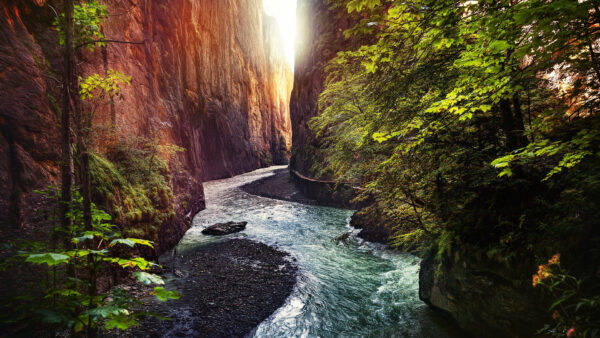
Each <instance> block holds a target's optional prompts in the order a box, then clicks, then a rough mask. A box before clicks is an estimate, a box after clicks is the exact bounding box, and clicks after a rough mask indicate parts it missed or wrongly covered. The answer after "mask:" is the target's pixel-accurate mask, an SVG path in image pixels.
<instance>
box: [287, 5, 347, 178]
mask: <svg viewBox="0 0 600 338" xmlns="http://www.w3.org/2000/svg"><path fill="white" fill-rule="evenodd" d="M344 13H345V11H344V9H343V8H342V9H331V8H330V7H329V5H328V4H327V1H325V0H298V6H297V10H296V18H297V19H296V20H297V23H296V25H297V29H296V55H295V65H294V87H293V88H294V89H293V90H292V96H291V98H290V115H291V119H292V157H291V160H290V169H292V170H296V171H298V172H299V173H300V174H302V175H305V176H309V177H314V172H313V171H312V170H311V167H312V166H313V163H315V162H318V160H316V159H318V158H319V155H318V148H319V141H318V140H317V139H316V138H315V137H314V135H313V134H312V132H311V131H310V128H309V127H308V122H309V121H310V119H311V118H313V117H315V116H316V115H317V114H318V113H319V107H318V100H319V94H321V91H323V88H324V84H325V79H326V73H325V66H326V65H327V62H329V60H331V59H332V58H333V57H334V56H335V55H336V54H337V52H339V51H342V50H345V49H346V48H348V46H349V45H350V42H349V41H348V40H346V39H345V38H344V35H343V32H344V30H345V29H347V28H349V27H350V25H351V23H352V21H351V20H350V19H349V18H348V17H347V15H344Z"/></svg>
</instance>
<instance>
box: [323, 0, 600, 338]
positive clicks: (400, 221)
mask: <svg viewBox="0 0 600 338" xmlns="http://www.w3.org/2000/svg"><path fill="white" fill-rule="evenodd" d="M334 4H335V5H336V6H340V5H345V6H346V7H347V10H348V12H349V13H352V12H356V11H358V12H360V15H362V20H360V21H359V22H358V23H357V24H356V25H355V26H354V27H353V28H351V29H349V30H347V31H346V32H345V34H346V36H348V37H350V36H352V38H353V39H354V38H356V39H363V41H364V40H367V41H370V43H368V44H364V45H363V46H361V47H360V48H358V49H356V50H351V51H346V52H342V53H339V54H338V56H337V57H336V58H335V59H334V60H332V61H331V62H330V63H329V66H328V81H327V85H326V88H325V90H324V91H323V92H322V94H321V97H320V102H319V103H320V111H321V114H320V115H319V116H317V117H316V118H314V119H313V120H312V121H311V127H312V129H313V130H314V131H315V133H316V134H317V136H318V137H319V138H320V139H321V149H320V151H322V152H324V153H325V156H324V157H325V165H324V166H322V167H321V170H322V171H323V172H333V173H334V175H335V176H336V177H338V178H339V179H340V180H343V181H347V180H353V181H357V182H360V183H361V185H362V186H363V187H364V188H365V189H364V191H363V195H364V196H372V197H374V199H375V203H376V204H377V205H378V206H377V207H376V209H377V210H384V211H385V213H386V219H387V220H391V222H388V223H392V224H394V231H395V235H394V236H393V238H392V239H391V241H392V244H393V245H394V246H396V247H399V248H405V249H406V248H415V246H420V247H421V250H428V249H429V248H434V250H436V251H437V257H438V259H440V260H444V259H451V258H452V257H453V256H454V255H455V254H456V255H463V254H468V255H470V256H472V257H478V256H479V257H485V259H487V260H491V261H496V262H499V263H501V264H504V265H505V266H506V267H507V268H508V269H511V267H513V269H514V270H515V275H516V276H518V277H516V278H517V280H520V281H521V282H522V283H523V284H525V283H528V284H531V278H530V276H531V272H532V270H533V269H535V266H537V264H536V263H538V262H541V261H545V260H547V258H548V257H550V256H551V255H552V254H554V253H556V252H560V253H561V254H562V258H563V266H565V267H567V268H568V269H569V270H570V273H571V274H573V275H575V276H576V278H577V279H581V280H583V281H584V282H582V283H581V285H580V288H579V289H578V292H577V293H574V294H571V296H570V297H573V298H578V299H586V297H588V296H589V295H590V294H595V293H597V292H598V284H599V283H600V279H599V278H598V276H597V271H598V268H599V266H598V261H599V259H600V252H599V251H598V250H597V248H598V245H599V244H600V233H599V228H598V226H597V220H598V219H599V217H600V214H599V212H600V211H599V210H598V208H597V203H598V201H599V200H600V176H599V175H598V171H597V168H598V166H599V165H600V156H599V154H600V153H599V148H598V147H599V145H600V131H599V130H600V125H599V124H600V122H599V120H598V107H599V105H598V103H599V102H598V100H599V99H600V96H598V89H599V87H600V63H599V62H600V61H599V60H598V56H597V54H598V53H599V52H600V50H599V47H598V37H597V34H598V28H597V27H598V25H599V24H600V10H599V9H598V3H597V2H596V1H580V2H573V1H566V0H555V1H537V0H531V1H521V2H517V1H477V2H474V1H429V0H423V1H411V2H404V1H381V0H349V1H334ZM517 270H518V271H517ZM599 309H600V308H599V305H598V304H596V303H584V304H582V305H579V306H577V307H573V308H571V309H569V311H571V312H570V313H571V314H570V317H569V318H570V321H569V322H568V324H565V323H563V325H562V326H560V329H557V330H554V331H552V332H553V333H556V334H564V333H565V332H566V330H567V329H568V328H570V327H574V328H575V332H577V334H578V335H581V336H584V335H586V334H587V335H593V334H598V330H599V328H598V323H597V321H596V320H595V319H594V317H593V316H590V314H593V315H597V314H598V310H599ZM595 318H597V317H595Z"/></svg>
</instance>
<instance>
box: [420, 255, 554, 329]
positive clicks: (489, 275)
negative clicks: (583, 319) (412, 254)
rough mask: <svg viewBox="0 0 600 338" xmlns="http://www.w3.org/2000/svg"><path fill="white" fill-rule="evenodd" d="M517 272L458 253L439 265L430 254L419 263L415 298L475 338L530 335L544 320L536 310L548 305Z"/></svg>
mask: <svg viewBox="0 0 600 338" xmlns="http://www.w3.org/2000/svg"><path fill="white" fill-rule="evenodd" d="M532 270H533V268H531V269H525V271H532ZM515 271H516V270H515V269H514V268H511V269H507V268H506V267H505V266H503V265H500V264H497V263H496V262H492V261H488V260H486V259H483V260H479V261H477V260H474V259H473V258H469V257H459V256H458V255H456V256H455V257H453V258H449V257H446V258H445V260H444V264H441V265H440V264H439V263H436V262H435V261H434V259H433V255H429V256H427V257H425V258H424V259H423V261H422V262H421V269H420V271H419V297H420V298H421V300H423V301H424V302H425V303H427V304H428V305H430V306H432V307H434V308H436V309H438V310H441V311H443V312H445V313H446V314H448V315H449V316H450V317H451V318H453V319H454V320H455V321H456V322H457V323H458V325H459V326H460V327H461V328H462V329H464V330H465V331H467V332H469V333H471V334H472V335H473V336H474V337H532V336H534V335H535V333H536V331H537V330H538V329H539V328H540V327H542V326H543V324H544V322H545V320H547V318H545V317H544V316H545V312H544V311H540V309H545V308H547V305H546V304H543V303H542V302H541V301H540V299H541V298H542V297H540V295H539V294H538V293H539V290H534V289H533V288H532V287H531V285H529V284H523V283H520V282H519V281H521V280H524V279H525V280H529V278H522V277H523V276H515V274H516V272H515ZM525 275H526V276H529V273H526V274H525ZM519 277H521V278H519Z"/></svg>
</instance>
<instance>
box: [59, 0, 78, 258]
mask: <svg viewBox="0 0 600 338" xmlns="http://www.w3.org/2000/svg"><path fill="white" fill-rule="evenodd" d="M63 12H64V15H65V16H64V22H63V31H64V34H65V47H64V70H63V88H62V112H61V147H62V167H61V171H62V172H61V186H62V187H61V203H60V220H61V225H62V228H63V230H64V231H65V232H67V233H68V231H69V228H70V226H71V219H70V218H69V217H68V214H69V211H70V210H71V207H70V206H71V186H72V181H73V175H72V172H71V163H72V161H73V154H72V152H71V130H70V129H71V128H70V127H71V93H70V91H71V88H72V82H73V80H74V78H75V51H74V48H73V0H64V2H63ZM69 237H70V236H68V235H67V236H65V245H66V246H70V245H71V241H70V239H69Z"/></svg>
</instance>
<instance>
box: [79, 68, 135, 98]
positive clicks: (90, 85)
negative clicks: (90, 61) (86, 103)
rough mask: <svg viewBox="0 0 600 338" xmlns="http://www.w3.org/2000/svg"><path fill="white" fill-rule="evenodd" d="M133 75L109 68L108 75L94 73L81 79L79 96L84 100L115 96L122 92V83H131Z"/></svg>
mask: <svg viewBox="0 0 600 338" xmlns="http://www.w3.org/2000/svg"><path fill="white" fill-rule="evenodd" d="M130 83H131V76H126V75H125V74H123V73H121V72H119V71H115V70H112V69H109V70H107V71H106V76H105V77H102V76H100V75H99V74H93V75H90V76H88V77H86V78H85V79H81V78H80V79H79V87H80V89H79V96H80V97H81V99H83V100H91V99H99V98H102V97H103V96H105V95H107V96H109V97H113V96H115V95H119V94H121V85H122V84H130Z"/></svg>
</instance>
